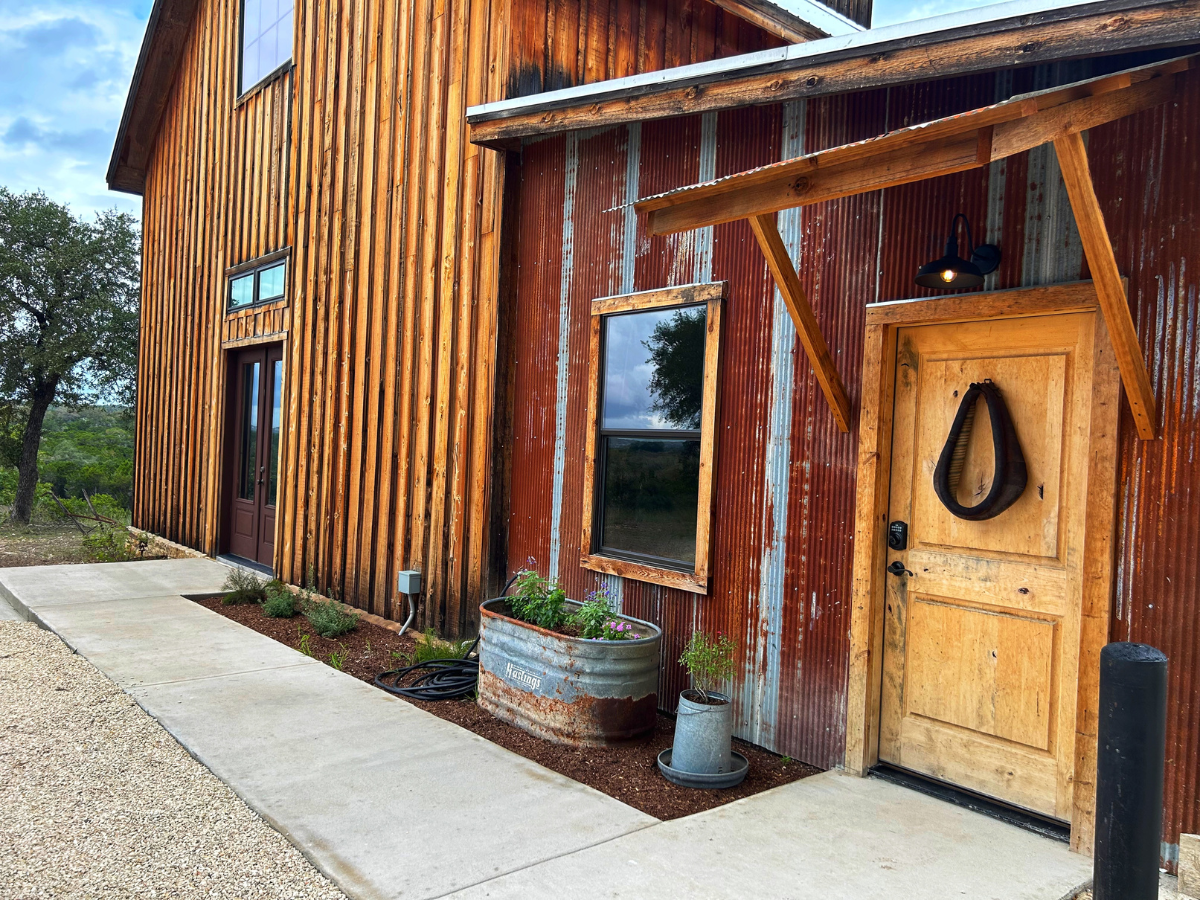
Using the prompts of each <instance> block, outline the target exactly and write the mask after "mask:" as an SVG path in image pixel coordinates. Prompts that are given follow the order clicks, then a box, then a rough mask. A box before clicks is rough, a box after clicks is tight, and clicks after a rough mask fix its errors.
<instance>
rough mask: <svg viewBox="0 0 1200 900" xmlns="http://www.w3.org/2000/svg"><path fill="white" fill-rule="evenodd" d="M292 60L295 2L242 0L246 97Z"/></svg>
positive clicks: (243, 72)
mask: <svg viewBox="0 0 1200 900" xmlns="http://www.w3.org/2000/svg"><path fill="white" fill-rule="evenodd" d="M291 58H292V0H242V73H241V82H240V87H239V89H238V93H239V94H244V93H246V92H247V91H248V90H250V88H252V87H254V86H255V85H256V84H258V83H259V82H260V81H262V80H263V79H264V78H266V77H267V76H268V75H270V74H271V73H272V72H274V71H275V70H276V69H278V68H279V67H280V66H282V65H283V64H284V63H286V62H288V61H289V60H290V59H291Z"/></svg>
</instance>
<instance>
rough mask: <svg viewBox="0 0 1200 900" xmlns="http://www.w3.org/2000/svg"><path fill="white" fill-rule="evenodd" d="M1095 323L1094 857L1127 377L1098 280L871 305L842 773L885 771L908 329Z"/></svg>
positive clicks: (1085, 619) (1089, 502)
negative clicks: (1044, 319)
mask: <svg viewBox="0 0 1200 900" xmlns="http://www.w3.org/2000/svg"><path fill="white" fill-rule="evenodd" d="M1079 312H1091V313H1095V314H1096V342H1095V352H1094V359H1095V362H1094V373H1093V382H1092V403H1091V417H1092V418H1093V419H1095V418H1096V417H1099V416H1107V417H1109V418H1110V419H1111V420H1112V422H1113V427H1112V428H1109V429H1107V431H1105V432H1104V433H1102V434H1100V435H1098V436H1097V437H1096V439H1094V440H1093V441H1092V444H1091V446H1090V447H1089V459H1090V465H1089V469H1088V473H1087V493H1086V497H1087V499H1086V507H1085V509H1084V521H1085V526H1084V527H1085V538H1084V540H1085V552H1084V556H1085V559H1086V562H1085V564H1084V570H1083V571H1084V577H1083V584H1082V589H1083V596H1082V598H1081V604H1082V606H1081V620H1080V648H1079V650H1080V652H1079V683H1078V686H1077V691H1076V727H1075V776H1074V777H1075V793H1074V798H1073V801H1072V812H1071V848H1072V849H1073V850H1076V851H1078V852H1081V853H1085V854H1087V853H1091V850H1092V840H1093V837H1094V834H1095V807H1096V797H1095V793H1096V784H1095V778H1096V727H1097V725H1096V723H1097V708H1098V704H1099V669H1100V650H1101V648H1102V647H1103V646H1104V645H1105V644H1106V643H1107V642H1108V637H1109V619H1110V615H1111V605H1112V592H1113V577H1114V576H1113V570H1114V564H1113V557H1114V546H1115V544H1114V527H1115V515H1116V509H1115V504H1116V479H1117V452H1118V447H1117V427H1116V420H1117V416H1118V413H1117V412H1116V411H1117V409H1118V402H1119V400H1118V398H1119V396H1120V388H1121V384H1120V377H1119V374H1118V370H1117V365H1116V356H1115V353H1114V350H1113V348H1112V345H1111V344H1110V343H1109V341H1108V339H1107V328H1106V325H1105V320H1104V317H1103V315H1101V312H1102V310H1101V307H1100V302H1099V298H1098V296H1097V290H1096V287H1095V285H1094V284H1093V283H1092V282H1091V281H1078V282H1070V283H1066V284H1057V285H1046V286H1044V287H1032V288H1017V289H1014V290H1005V291H993V292H986V293H970V294H959V295H954V296H947V297H933V298H927V299H918V300H897V301H893V302H888V303H875V304H870V305H868V306H867V314H866V329H865V339H864V342H863V368H862V393H861V397H862V400H861V401H860V415H859V431H858V470H857V488H856V500H855V507H856V511H855V522H854V558H853V564H852V575H851V607H850V671H849V675H848V681H847V690H846V706H847V709H846V751H845V756H844V758H843V767H844V768H845V770H846V771H848V772H851V773H853V774H856V775H865V774H866V773H867V772H868V771H869V770H870V769H871V768H872V767H873V766H875V765H876V764H877V763H878V762H879V725H880V710H881V699H882V678H883V626H884V603H885V594H886V591H885V590H884V584H883V580H884V578H885V577H886V575H885V572H884V565H885V563H886V561H887V552H888V548H887V526H888V522H887V517H888V504H889V500H890V486H891V464H892V460H891V455H892V415H893V399H894V391H895V380H896V345H897V333H898V331H899V329H901V328H903V327H906V326H919V325H939V324H947V323H952V322H974V321H980V320H987V319H999V318H1019V317H1023V316H1047V315H1056V314H1068V313H1079Z"/></svg>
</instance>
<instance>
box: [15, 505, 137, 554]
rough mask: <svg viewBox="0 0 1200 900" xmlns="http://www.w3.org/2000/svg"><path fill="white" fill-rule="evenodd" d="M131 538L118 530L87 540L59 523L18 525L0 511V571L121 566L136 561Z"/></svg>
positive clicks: (103, 531) (105, 530)
mask: <svg viewBox="0 0 1200 900" xmlns="http://www.w3.org/2000/svg"><path fill="white" fill-rule="evenodd" d="M129 539H130V536H129V535H128V534H127V533H126V532H124V531H123V530H120V529H108V528H101V529H98V530H96V531H93V532H91V533H90V534H88V535H87V536H86V537H85V536H84V535H82V534H80V532H79V529H78V528H76V527H75V526H74V525H73V524H72V523H70V522H66V521H64V520H62V519H58V520H55V521H53V522H39V523H37V524H33V525H18V524H15V523H13V522H10V521H8V511H7V510H6V509H5V508H3V507H0V568H4V567H8V566H54V565H65V564H76V563H97V562H122V561H124V560H128V559H136V558H137V556H138V554H137V553H135V552H133V551H132V550H131V549H129V548H130V543H129Z"/></svg>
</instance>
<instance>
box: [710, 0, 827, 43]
mask: <svg viewBox="0 0 1200 900" xmlns="http://www.w3.org/2000/svg"><path fill="white" fill-rule="evenodd" d="M709 2H710V3H712V4H713V5H714V6H719V7H720V8H721V9H723V10H725V11H727V12H730V13H733V15H735V16H737V17H738V18H739V19H743V20H745V21H747V22H749V23H750V24H751V25H757V26H758V27H759V28H761V29H762V30H763V31H765V32H767V33H768V34H773V35H775V37H778V38H783V39H784V40H785V41H787V42H788V43H789V44H799V43H803V42H804V41H815V40H818V39H820V38H823V37H828V35H827V34H826V33H825V32H824V31H822V30H821V29H820V28H817V27H816V26H815V25H813V24H812V23H810V22H805V21H804V20H803V19H801V18H800V17H799V16H794V15H791V14H790V13H788V11H787V10H786V9H784V8H783V7H781V6H776V5H775V4H774V3H761V2H756V0H709Z"/></svg>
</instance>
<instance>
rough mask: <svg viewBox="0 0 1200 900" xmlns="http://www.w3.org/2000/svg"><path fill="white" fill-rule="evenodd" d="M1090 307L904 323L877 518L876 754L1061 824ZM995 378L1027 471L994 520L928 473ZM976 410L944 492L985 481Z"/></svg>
mask: <svg viewBox="0 0 1200 900" xmlns="http://www.w3.org/2000/svg"><path fill="white" fill-rule="evenodd" d="M1094 340H1095V321H1094V316H1093V314H1090V313H1081V314H1073V315H1060V316H1045V317H1036V318H1024V319H1009V320H990V321H986V322H975V323H956V324H953V325H935V326H923V327H916V328H905V329H901V330H900V331H899V332H898V335H897V356H896V359H897V368H896V386H895V408H894V418H893V438H892V478H891V494H890V499H889V520H890V521H896V520H900V521H903V522H906V523H908V545H907V548H906V549H904V550H900V551H897V550H889V553H888V560H887V562H888V563H889V564H890V563H893V562H897V561H898V562H899V563H900V564H901V565H903V566H904V569H905V570H906V571H907V573H909V574H904V575H899V576H897V575H893V574H890V573H889V574H887V575H886V576H885V579H886V588H885V590H886V598H885V599H886V603H885V619H884V659H883V685H882V696H881V715H880V743H879V758H880V759H881V760H883V761H885V762H889V763H892V764H894V765H898V766H901V767H904V768H907V769H911V770H914V771H916V772H920V773H922V774H925V775H930V776H932V777H934V778H939V779H942V780H944V781H948V782H952V783H954V784H958V785H961V786H963V787H966V788H969V789H971V790H974V791H978V792H980V793H983V794H987V795H989V796H993V797H996V798H998V799H1000V800H1004V801H1007V802H1010V803H1014V804H1016V805H1019V806H1023V807H1026V808H1029V809H1032V810H1035V811H1037V812H1040V813H1044V814H1046V815H1049V816H1053V817H1056V818H1060V819H1068V818H1069V817H1070V810H1071V787H1072V783H1073V771H1074V734H1075V697H1076V690H1077V679H1078V672H1077V670H1078V647H1079V629H1080V610H1081V598H1082V590H1081V584H1082V582H1081V578H1082V564H1083V559H1082V552H1083V531H1084V514H1085V508H1084V502H1085V499H1086V490H1087V485H1086V473H1087V471H1088V443H1089V431H1090V427H1091V424H1090V421H1089V420H1090V410H1091V405H1090V401H1091V377H1092V356H1093V344H1094ZM985 379H991V381H992V382H993V383H994V384H995V385H996V386H997V387H999V388H1000V391H1001V394H1002V395H1003V397H1004V399H1005V402H1006V404H1007V406H1008V408H1009V412H1010V414H1011V416H1012V419H1013V423H1014V426H1015V428H1016V431H1017V436H1018V439H1019V441H1020V444H1021V449H1022V452H1023V454H1024V456H1025V460H1026V464H1027V467H1028V472H1029V478H1028V483H1027V486H1026V488H1025V491H1024V493H1023V494H1022V496H1021V497H1020V499H1019V500H1017V502H1016V503H1015V504H1013V506H1011V507H1010V508H1009V509H1007V510H1006V511H1004V512H1003V513H1001V514H1000V515H998V516H996V517H995V518H993V519H989V520H985V521H981V522H973V521H968V520H965V519H959V518H956V517H955V516H953V515H952V514H951V513H950V512H949V510H947V509H946V508H945V507H944V506H943V505H942V503H941V501H939V500H938V498H937V495H936V494H935V492H934V490H933V474H934V469H935V467H936V465H937V460H938V457H939V455H940V453H941V450H942V446H943V444H944V443H945V441H946V437H947V434H948V432H949V430H950V426H951V423H952V422H953V420H954V416H955V414H956V413H957V411H958V407H959V403H960V401H961V398H962V396H963V394H964V393H965V392H966V390H967V388H968V386H969V385H970V384H971V383H972V382H980V381H983V380H985ZM993 474H994V473H993V458H992V438H991V428H990V423H989V419H988V415H987V412H986V406H985V405H983V404H982V403H980V405H979V406H978V408H977V410H976V415H975V423H974V429H973V431H972V433H971V436H970V439H969V442H968V444H967V452H966V457H965V461H964V465H963V469H962V476H961V478H960V480H959V484H958V499H959V502H960V503H963V504H964V505H967V506H973V505H975V504H976V503H978V502H979V501H980V500H981V499H982V498H983V496H985V495H986V494H987V491H988V489H989V488H990V487H991V482H992V476H993Z"/></svg>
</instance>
